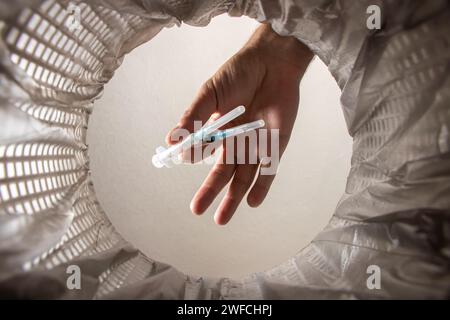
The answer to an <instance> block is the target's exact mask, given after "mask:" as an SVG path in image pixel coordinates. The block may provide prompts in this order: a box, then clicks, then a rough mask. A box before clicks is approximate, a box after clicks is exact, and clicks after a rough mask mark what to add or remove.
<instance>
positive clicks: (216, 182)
mask: <svg viewBox="0 0 450 320" xmlns="http://www.w3.org/2000/svg"><path fill="white" fill-rule="evenodd" d="M224 154H225V151H224V150H222V151H221V156H222V157H224ZM221 160H222V159H221V157H219V158H218V160H217V162H216V164H215V165H214V167H213V169H212V170H211V172H210V173H209V174H208V176H207V177H206V179H205V181H204V182H203V184H202V185H201V187H200V188H199V190H198V191H197V193H196V194H195V195H194V198H193V199H192V201H191V205H190V207H191V211H192V212H193V213H195V214H202V213H203V212H205V211H206V209H208V207H209V206H210V205H211V203H212V202H213V201H214V199H215V198H216V197H217V195H218V194H219V193H220V191H222V189H223V188H224V187H225V186H226V185H227V184H228V182H229V181H230V180H231V178H232V177H233V173H234V171H235V169H236V165H233V164H225V162H224V161H221Z"/></svg>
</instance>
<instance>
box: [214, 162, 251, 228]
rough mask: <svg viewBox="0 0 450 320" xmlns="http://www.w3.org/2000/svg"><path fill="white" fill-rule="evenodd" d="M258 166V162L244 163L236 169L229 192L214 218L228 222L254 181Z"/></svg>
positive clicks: (217, 221)
mask: <svg viewBox="0 0 450 320" xmlns="http://www.w3.org/2000/svg"><path fill="white" fill-rule="evenodd" d="M257 170H258V166H257V165H256V164H243V165H239V166H237V168H236V171H235V173H234V176H233V180H232V181H231V184H230V187H229V188H228V191H227V194H226V195H225V197H224V198H223V199H222V202H221V203H220V205H219V208H218V209H217V211H216V213H215V215H214V220H215V222H216V223H217V224H219V225H224V224H227V223H228V221H230V219H231V217H232V216H233V214H234V213H235V212H236V209H237V207H238V206H239V203H241V201H242V199H243V198H244V196H245V194H246V193H247V191H248V189H249V188H250V186H251V185H252V183H253V180H254V177H255V174H256V171H257Z"/></svg>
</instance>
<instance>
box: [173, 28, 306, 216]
mask: <svg viewBox="0 0 450 320" xmlns="http://www.w3.org/2000/svg"><path fill="white" fill-rule="evenodd" d="M312 57H313V54H312V53H311V51H310V50H309V49H308V48H307V47H306V46H305V45H303V44H302V43H301V42H299V41H298V40H297V39H295V38H293V37H282V36H279V35H278V34H276V33H275V32H274V31H273V30H272V28H271V27H270V26H269V25H265V24H263V25H261V26H260V27H259V28H258V29H257V30H256V31H255V33H254V34H253V35H252V37H251V38H250V39H249V41H248V42H247V43H246V44H245V45H244V47H243V48H242V49H241V50H239V52H237V53H236V54H235V55H234V56H233V57H231V58H230V59H229V60H228V61H227V62H225V64H224V65H222V67H221V68H220V69H219V70H218V71H217V72H216V73H215V74H214V75H213V76H212V77H211V78H210V79H209V80H207V81H206V82H205V83H204V84H203V86H202V87H201V88H200V90H199V92H198V94H197V96H196V98H195V99H194V102H193V103H192V105H191V106H190V107H189V108H188V109H187V110H186V112H185V113H184V114H183V116H182V118H181V120H180V121H179V123H178V125H177V126H176V127H175V128H174V129H172V130H171V132H169V134H168V135H167V138H166V141H167V143H168V144H174V143H177V142H179V141H173V140H172V139H171V134H172V132H173V131H174V130H176V129H179V128H183V129H187V130H188V131H189V132H192V131H193V124H194V121H195V120H197V121H202V122H203V123H205V122H206V121H207V120H208V119H209V118H210V116H211V115H212V114H217V113H218V114H221V115H223V114H225V113H227V112H228V111H230V110H232V109H234V108H235V107H236V106H239V105H244V106H245V107H246V112H245V113H244V115H242V116H240V117H238V118H237V119H236V120H234V121H233V122H232V123H230V125H229V126H236V125H239V124H242V123H245V122H249V121H253V120H256V119H263V120H264V121H265V123H266V128H267V129H279V130H280V140H279V143H280V144H279V146H280V150H279V152H280V156H281V155H282V154H283V152H284V151H285V149H286V146H287V144H288V142H289V138H290V136H291V132H292V128H293V126H294V122H295V119H296V116H297V111H298V105H299V85H300V81H301V79H302V77H303V75H304V73H305V71H306V68H307V66H308V65H309V63H310V62H311V60H312ZM216 116H217V115H216ZM220 152H221V156H225V155H226V148H222V149H221V151H220ZM219 160H220V157H219ZM219 160H218V161H217V162H216V163H215V165H214V166H213V168H212V169H211V171H210V172H209V174H208V176H207V177H206V179H205V181H204V182H203V184H202V185H201V187H200V188H199V190H198V191H197V193H196V194H195V196H194V198H193V199H192V201H191V205H190V208H191V211H192V212H193V213H194V214H198V215H200V214H202V213H204V212H205V211H206V210H207V208H208V207H209V206H210V205H211V203H212V202H213V201H214V199H215V198H216V197H217V196H218V194H219V193H220V192H221V190H222V189H223V188H225V187H226V185H227V184H229V187H228V191H227V193H226V195H225V196H224V198H223V199H222V201H221V203H220V205H219V207H218V208H217V210H216V213H215V215H214V220H215V222H216V223H217V224H219V225H224V224H226V223H228V221H229V220H230V219H231V217H232V216H233V214H234V213H235V211H236V209H237V208H238V206H239V204H240V203H241V201H242V200H243V198H244V197H245V195H246V193H247V192H248V190H250V192H249V193H248V195H247V203H248V204H249V205H250V206H251V207H258V206H259V205H260V204H261V203H262V202H263V201H264V199H265V197H266V195H267V193H268V191H269V189H270V186H271V184H272V182H273V180H274V178H275V175H260V174H259V170H258V169H259V165H258V164H224V163H222V162H224V161H219ZM230 181H231V182H230Z"/></svg>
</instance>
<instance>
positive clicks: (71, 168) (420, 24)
mask: <svg viewBox="0 0 450 320" xmlns="http://www.w3.org/2000/svg"><path fill="white" fill-rule="evenodd" d="M74 4H75V5H76V8H75V9H74V6H73V5H74ZM373 4H376V5H378V6H379V8H380V9H381V14H382V29H381V30H370V29H368V28H367V26H366V20H367V18H368V17H369V15H368V14H367V11H366V10H367V8H368V6H369V5H373ZM77 8H78V9H77ZM222 13H229V14H231V15H233V16H240V15H247V16H250V17H252V18H255V19H257V20H259V21H261V22H263V21H265V22H269V23H271V24H272V27H273V29H274V30H275V31H276V32H278V33H279V34H281V35H292V36H295V37H297V38H298V39H299V40H300V41H302V42H304V43H305V44H306V45H308V46H309V47H310V48H311V49H312V50H313V51H314V53H316V54H317V55H318V56H319V57H320V59H322V60H323V61H324V62H325V63H326V64H327V65H328V67H329V70H330V71H331V73H332V74H333V76H334V77H335V78H336V81H337V82H338V84H339V86H340V87H341V89H342V91H343V92H342V108H343V112H344V114H345V118H346V121H347V125H348V129H349V133H350V134H351V135H352V136H353V138H354V151H353V157H352V167H351V171H350V174H349V177H348V181H347V186H346V189H345V192H344V194H343V196H342V199H341V201H340V202H339V204H338V205H337V208H336V211H335V213H334V215H333V217H332V219H331V221H330V222H329V224H328V226H327V227H326V228H325V230H323V231H322V232H321V233H320V234H318V235H317V237H316V238H315V239H314V240H313V241H312V242H311V243H310V244H309V245H308V246H307V247H306V248H304V249H302V250H301V251H300V252H299V253H298V254H297V255H295V256H294V257H292V258H291V259H290V260H289V261H286V262H285V263H284V264H282V265H280V266H279V267H276V268H274V269H273V270H269V271H266V272H261V273H256V274H252V275H249V276H248V277H246V278H245V279H244V280H242V281H234V280H231V279H226V278H223V279H209V278H196V277H191V276H187V275H184V274H183V273H181V272H179V271H177V270H175V269H174V268H172V267H170V266H168V265H165V264H162V263H159V262H156V261H153V260H152V259H151V258H148V257H146V256H144V255H143V254H142V253H140V252H139V251H138V250H136V249H135V248H133V246H132V245H130V244H129V243H127V242H126V241H125V240H124V239H123V238H122V237H121V236H120V235H119V234H118V233H117V231H116V230H115V229H114V227H113V226H112V225H111V223H110V222H109V220H108V218H107V217H106V215H105V213H104V212H103V211H102V209H101V207H100V205H99V203H98V201H97V199H96V196H95V192H94V188H93V186H92V182H91V180H90V178H89V159H88V157H87V148H88V146H87V145H86V130H87V127H88V119H89V114H90V112H91V110H92V107H93V104H95V103H94V101H95V100H96V99H97V98H99V97H100V95H101V93H102V90H103V85H104V84H105V83H106V82H107V81H108V80H109V79H110V78H111V77H112V76H113V73H114V70H116V69H117V68H118V67H119V65H120V63H121V61H122V58H123V56H124V55H125V54H126V53H127V52H129V51H130V50H132V49H133V48H135V47H136V46H138V45H140V44H141V43H143V42H145V41H148V40H150V39H151V38H152V37H153V36H155V35H156V34H157V33H158V32H159V31H160V30H161V29H162V28H164V27H170V26H173V25H175V24H177V25H179V24H181V23H188V24H193V25H198V26H204V25H207V24H208V22H209V21H210V19H211V18H212V17H213V16H215V15H218V14H222ZM78 16H79V17H80V19H79V25H77V21H78V20H77V17H78ZM74 19H75V20H74ZM74 26H76V28H74ZM0 30H1V39H0V86H1V90H0V192H1V198H0V296H2V297H9V298H12V297H17V298H166V299H194V298H195V299H196V298H200V299H218V298H221V299H236V298H237V299H239V298H252V299H260V298H272V299H273V298H275V299H278V298H449V297H450V295H449V288H450V211H449V209H450V153H449V150H450V138H449V128H450V108H449V106H450V70H449V69H450V8H449V2H448V1H444V0H442V1H439V0H432V1H421V0H417V1H414V0H410V1H401V0H398V1H388V0H386V1H382V0H379V1H373V0H371V1H350V0H348V1H345V0H342V1H339V0H327V1H326V0H317V1H308V0H296V1H287V0H259V1H251V0H249V1H245V0H225V1H224V0H197V1H194V0H167V1H163V0H161V1H152V0H116V1H114V0H94V1H72V2H70V3H69V2H68V1H62V0H61V1H60V0H47V1H31V0H21V1H7V0H1V1H0ZM161 63H164V61H161ZM124 152H126V150H124ZM111 174H113V173H111ZM323 196H326V195H323ZM124 201H126V199H124ZM156 245H158V244H156V243H155V246H156ZM72 264H75V265H78V266H79V267H80V269H81V275H82V278H81V290H69V289H68V287H67V286H66V281H67V277H68V276H69V275H68V274H67V273H66V269H67V267H68V266H69V265H72ZM369 266H375V268H379V270H380V271H381V280H380V289H370V288H371V286H370V285H369V286H368V278H369V276H370V275H371V274H368V273H367V270H368V267H369ZM371 268H373V267H371ZM370 270H373V269H370V268H369V271H370ZM369 280H370V279H369Z"/></svg>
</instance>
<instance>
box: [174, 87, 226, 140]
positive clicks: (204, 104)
mask: <svg viewBox="0 0 450 320" xmlns="http://www.w3.org/2000/svg"><path fill="white" fill-rule="evenodd" d="M216 97H217V94H216V89H215V86H214V82H213V80H212V79H210V80H208V81H207V82H205V83H204V84H203V85H202V86H201V88H200V90H199V92H198V94H197V96H196V98H195V99H194V102H193V103H192V105H191V106H190V108H189V109H187V110H186V112H185V113H184V114H183V116H182V117H181V120H180V122H179V123H178V125H177V126H176V127H175V128H174V129H172V130H171V131H170V132H169V133H168V134H167V136H166V142H167V144H169V145H170V144H174V143H177V142H179V141H174V140H173V138H172V133H173V131H174V130H176V129H186V130H188V131H189V132H193V131H194V121H201V122H202V123H203V124H204V123H205V122H206V121H207V120H208V119H209V117H210V116H211V115H212V114H213V113H214V112H215V111H216V110H217V105H218V103H217V98H216Z"/></svg>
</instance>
